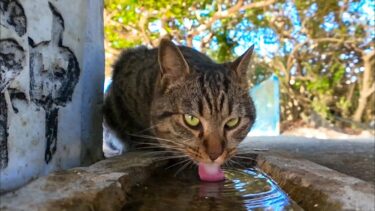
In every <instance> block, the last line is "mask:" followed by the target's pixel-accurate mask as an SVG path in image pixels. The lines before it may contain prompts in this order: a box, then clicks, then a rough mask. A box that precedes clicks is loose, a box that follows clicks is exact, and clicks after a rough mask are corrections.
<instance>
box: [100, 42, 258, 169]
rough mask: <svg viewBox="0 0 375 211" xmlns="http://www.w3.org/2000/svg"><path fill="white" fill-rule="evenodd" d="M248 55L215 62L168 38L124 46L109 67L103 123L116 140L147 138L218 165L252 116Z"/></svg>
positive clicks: (241, 136) (198, 160)
mask: <svg viewBox="0 0 375 211" xmlns="http://www.w3.org/2000/svg"><path fill="white" fill-rule="evenodd" d="M252 52H253V47H251V48H249V49H248V50H247V51H246V52H245V53H244V54H243V55H242V56H240V57H239V58H238V59H236V60H235V61H234V62H228V63H223V64H217V63H215V62H213V61H212V60H211V59H210V58H209V57H207V56H206V55H204V54H202V53H200V52H198V51H196V50H194V49H192V48H189V47H184V46H176V45H174V44H173V42H171V41H170V40H169V39H162V40H161V42H160V45H159V47H158V48H154V49H147V48H146V47H138V48H134V49H127V50H125V51H124V52H123V53H122V54H121V56H120V57H119V59H118V61H117V62H116V63H115V65H114V72H113V77H112V84H111V87H110V88H109V91H108V92H107V94H106V98H105V103H104V124H105V126H106V127H109V128H110V129H111V130H112V131H114V132H115V133H116V135H117V136H118V137H119V138H120V139H122V140H132V141H133V142H136V139H134V137H151V138H152V139H156V140H157V141H158V142H159V145H160V146H163V147H165V148H167V149H170V150H174V151H177V152H178V153H180V154H182V155H184V156H187V157H188V158H190V159H191V160H192V161H194V162H195V163H197V164H198V163H214V164H217V165H219V166H220V165H222V164H223V163H224V162H226V161H227V160H228V159H229V158H230V157H231V156H233V155H234V154H235V153H236V147H237V146H238V144H239V143H240V142H241V141H242V140H243V139H244V138H245V136H246V134H247V133H248V132H249V130H250V128H251V126H252V125H253V123H254V120H255V107H254V104H253V101H252V99H251V98H250V96H249V94H248V83H247V71H248V69H249V66H250V58H251V54H252ZM141 134H142V135H141ZM145 134H146V135H145ZM129 136H130V139H129ZM132 136H133V137H132ZM142 143H143V142H142ZM154 145H155V144H154Z"/></svg>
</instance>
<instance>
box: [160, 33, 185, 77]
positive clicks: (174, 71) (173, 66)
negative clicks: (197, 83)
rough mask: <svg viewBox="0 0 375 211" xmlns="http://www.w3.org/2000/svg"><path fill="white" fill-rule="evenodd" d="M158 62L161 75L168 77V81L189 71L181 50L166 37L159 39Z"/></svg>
mask: <svg viewBox="0 0 375 211" xmlns="http://www.w3.org/2000/svg"><path fill="white" fill-rule="evenodd" d="M159 64H160V70H161V74H162V77H163V78H165V77H166V78H169V80H168V81H171V80H176V79H179V78H181V77H184V76H185V75H187V74H188V73H189V66H188V64H187V62H186V60H185V59H184V56H183V55H182V53H181V51H180V50H179V49H178V48H177V46H176V45H175V44H173V42H172V41H170V40H169V39H166V38H163V39H162V40H161V41H160V45H159Z"/></svg>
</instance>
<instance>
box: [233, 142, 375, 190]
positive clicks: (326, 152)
mask: <svg viewBox="0 0 375 211" xmlns="http://www.w3.org/2000/svg"><path fill="white" fill-rule="evenodd" d="M240 149H241V151H245V152H256V153H259V152H261V153H263V154H268V155H280V156H283V157H294V158H303V159H306V160H309V161H312V162H314V163H318V164H320V165H323V166H326V167H328V168H331V169H334V170H336V171H339V172H341V173H344V174H347V175H350V176H353V177H356V178H359V179H362V180H365V181H368V182H372V183H374V184H375V138H373V139H350V140H336V139H333V140H332V139H327V140H322V139H315V138H305V137H290V136H277V137H248V138H247V139H246V141H244V143H243V145H241V147H240Z"/></svg>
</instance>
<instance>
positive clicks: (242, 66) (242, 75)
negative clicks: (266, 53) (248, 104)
mask: <svg viewBox="0 0 375 211" xmlns="http://www.w3.org/2000/svg"><path fill="white" fill-rule="evenodd" d="M253 51H254V45H252V46H251V47H250V48H249V49H247V51H246V52H245V53H244V54H242V55H241V56H240V57H238V58H237V59H236V60H234V61H233V62H232V64H231V69H232V70H233V71H235V74H236V76H237V77H238V78H239V79H241V80H242V81H243V82H244V83H245V84H247V82H246V81H247V72H248V71H249V69H250V64H251V56H252V55H253Z"/></svg>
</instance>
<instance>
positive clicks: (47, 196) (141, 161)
mask: <svg viewBox="0 0 375 211" xmlns="http://www.w3.org/2000/svg"><path fill="white" fill-rule="evenodd" d="M147 155H148V154H142V153H132V152H130V153H127V154H126V155H124V156H120V157H114V158H110V159H107V160H103V161H100V162H98V163H96V164H94V165H92V166H90V167H81V168H74V169H70V170H63V171H59V172H55V173H53V174H50V175H49V176H46V177H41V178H39V179H37V180H35V181H33V182H31V183H30V184H28V185H27V186H25V187H23V188H21V189H20V190H18V191H15V192H12V193H7V194H6V195H3V196H1V199H0V210H4V211H5V210H12V211H14V210H46V211H49V210H106V211H107V210H120V209H121V207H122V206H123V205H124V203H125V202H126V199H127V194H128V193H129V191H130V189H131V188H132V187H133V186H134V185H136V184H137V183H140V182H143V181H144V180H145V179H147V178H148V176H149V175H150V174H151V172H152V171H154V170H155V169H156V168H158V167H160V166H161V165H163V164H165V162H163V161H156V159H155V158H151V157H150V156H147Z"/></svg>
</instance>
